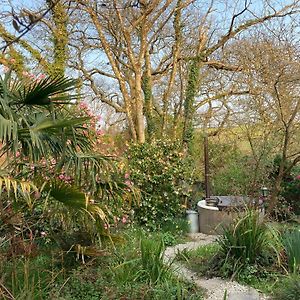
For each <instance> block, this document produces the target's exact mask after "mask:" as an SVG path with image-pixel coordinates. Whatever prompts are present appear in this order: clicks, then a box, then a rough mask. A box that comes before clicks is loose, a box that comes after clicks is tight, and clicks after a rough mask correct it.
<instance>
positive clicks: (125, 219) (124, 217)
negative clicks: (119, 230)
mask: <svg viewBox="0 0 300 300" xmlns="http://www.w3.org/2000/svg"><path fill="white" fill-rule="evenodd" d="M126 222H127V218H126V216H123V217H122V223H123V224H125V223H126Z"/></svg>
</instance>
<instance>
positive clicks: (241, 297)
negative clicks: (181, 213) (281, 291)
mask: <svg viewBox="0 0 300 300" xmlns="http://www.w3.org/2000/svg"><path fill="white" fill-rule="evenodd" d="M190 236H191V238H192V241H191V242H187V243H185V244H178V245H176V246H174V247H167V249H166V251H165V256H164V260H165V262H171V261H173V260H174V258H175V256H176V254H177V253H178V251H182V250H184V249H186V250H192V249H196V248H198V247H200V246H204V245H207V244H210V243H212V242H214V241H215V240H216V238H217V237H216V236H214V235H206V234H203V233H197V234H191V235H190ZM172 266H173V270H174V271H175V272H176V273H177V274H178V275H179V276H180V277H182V278H184V279H186V280H188V281H192V282H194V283H195V284H196V285H197V286H199V287H201V288H204V289H205V290H206V291H207V293H206V298H205V299H206V300H223V299H224V293H225V291H227V300H267V299H268V298H267V297H266V296H265V295H262V294H260V293H259V292H258V291H257V290H255V289H254V288H251V287H248V286H244V285H241V284H239V283H237V282H235V281H229V280H223V279H221V278H210V279H206V278H203V277H198V276H197V274H196V273H194V272H192V271H191V270H189V269H187V268H186V267H185V266H183V265H182V264H180V263H179V262H177V261H174V262H173V264H172Z"/></svg>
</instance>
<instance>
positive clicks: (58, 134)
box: [0, 72, 128, 236]
mask: <svg viewBox="0 0 300 300" xmlns="http://www.w3.org/2000/svg"><path fill="white" fill-rule="evenodd" d="M76 84H77V82H76V81H75V80H73V79H67V78H63V77H56V78H51V77H47V78H44V79H42V80H40V81H36V80H32V79H31V80H30V79H19V78H17V77H16V76H14V75H13V74H12V73H11V72H8V73H6V74H5V76H4V78H0V143H1V144H0V157H1V158H2V165H1V168H0V189H4V191H5V192H6V196H7V197H6V198H5V199H6V200H8V201H7V202H6V204H7V203H8V205H10V203H11V198H12V197H13V198H14V201H19V203H20V201H21V202H22V201H23V202H22V203H23V204H24V203H25V204H26V205H27V207H29V208H30V210H33V209H34V207H36V206H37V205H39V206H41V204H42V206H43V207H45V205H47V210H45V211H47V213H46V215H47V217H49V219H55V218H56V220H59V222H60V226H63V227H64V226H65V227H68V226H69V227H72V226H74V224H76V226H78V224H81V225H82V226H83V227H84V228H85V230H89V231H92V232H93V234H94V235H95V236H96V235H97V234H98V233H101V232H103V223H105V222H107V213H108V211H107V210H106V211H105V210H104V209H103V207H104V205H103V204H106V205H105V207H108V205H107V204H109V205H110V206H111V205H112V201H115V200H117V201H118V202H120V201H121V200H122V197H123V195H124V193H126V191H127V189H128V187H127V186H126V185H125V184H124V183H123V182H119V183H118V181H117V180H116V179H117V176H115V174H116V172H115V167H114V164H113V162H112V160H111V158H107V157H105V156H103V155H101V154H99V153H93V152H92V149H93V141H92V139H91V138H90V135H89V133H88V132H87V129H86V126H84V125H85V124H87V123H89V121H90V117H88V116H87V117H76V116H74V109H73V106H74V105H73V104H74V101H76V100H78V99H79V96H78V95H76V94H74V93H73V91H74V89H75V87H76ZM53 161H54V162H55V163H54V164H53ZM41 162H43V163H41ZM58 174H60V175H59V176H62V177H63V178H64V179H66V178H72V180H69V181H66V180H65V181H63V180H62V179H63V178H60V177H59V178H57V177H58V176H57V175H58ZM71 176H72V177H71ZM87 192H88V193H87ZM37 193H38V194H39V195H40V194H42V196H43V197H42V199H43V200H40V199H39V200H38V201H37V200H34V199H32V198H34V197H32V196H33V194H34V195H36V194H37ZM36 198H39V197H36ZM24 199H25V200H26V201H24ZM0 202H1V204H0V209H1V208H2V212H3V209H4V208H5V205H4V201H3V199H2V201H0ZM18 207H19V209H20V207H21V209H24V206H22V205H21V206H18ZM44 216H45V215H44ZM0 217H1V215H0Z"/></svg>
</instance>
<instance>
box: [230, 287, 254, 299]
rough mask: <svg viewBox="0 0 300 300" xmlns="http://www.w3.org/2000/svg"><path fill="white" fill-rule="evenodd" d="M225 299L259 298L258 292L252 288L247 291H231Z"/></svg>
mask: <svg viewBox="0 0 300 300" xmlns="http://www.w3.org/2000/svg"><path fill="white" fill-rule="evenodd" d="M226 300H259V293H258V291H256V290H254V289H250V290H248V291H247V292H231V293H229V295H228V297H227V299H226Z"/></svg>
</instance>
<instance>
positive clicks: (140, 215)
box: [127, 141, 191, 229]
mask: <svg viewBox="0 0 300 300" xmlns="http://www.w3.org/2000/svg"><path fill="white" fill-rule="evenodd" d="M127 155H128V168H129V170H130V181H131V182H132V183H133V184H134V186H137V187H138V188H139V189H140V190H141V194H142V200H141V203H140V205H139V206H136V207H135V218H136V220H137V221H138V223H139V224H142V225H145V226H147V227H148V228H150V229H155V228H159V227H161V226H162V225H163V224H166V223H172V222H174V219H175V218H177V217H179V216H180V215H181V213H182V212H183V205H184V203H185V200H186V197H187V196H188V195H189V191H190V190H189V184H190V182H191V172H188V162H187V161H186V160H185V159H184V157H183V153H182V152H181V151H180V144H179V143H174V142H168V141H156V142H155V143H153V144H147V143H145V144H142V145H132V146H131V147H130V148H129V150H128V152H127Z"/></svg>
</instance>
